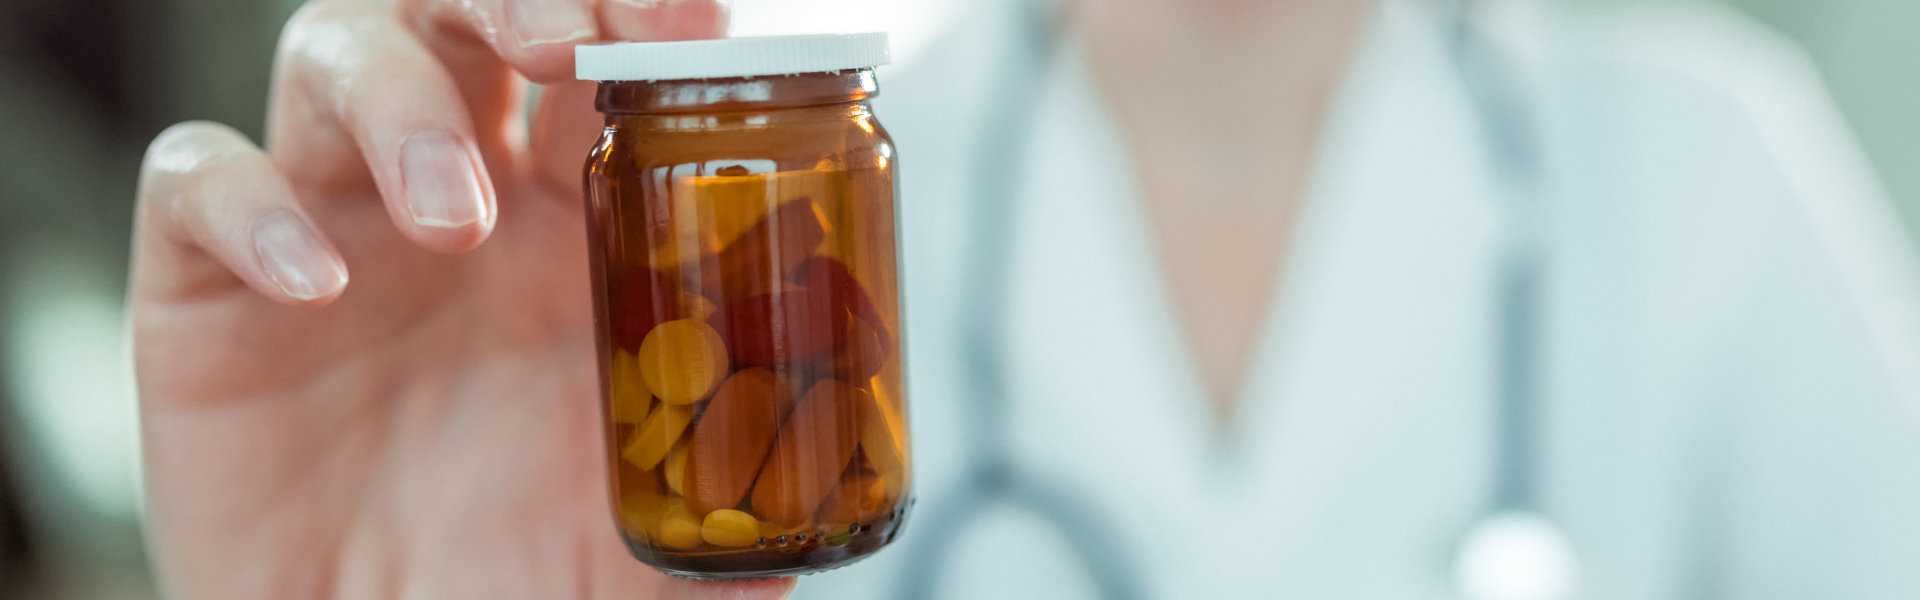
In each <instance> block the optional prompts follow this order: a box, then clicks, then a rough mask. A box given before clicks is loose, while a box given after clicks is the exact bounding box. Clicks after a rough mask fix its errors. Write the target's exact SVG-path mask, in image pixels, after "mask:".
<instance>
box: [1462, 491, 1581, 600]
mask: <svg viewBox="0 0 1920 600" xmlns="http://www.w3.org/2000/svg"><path fill="white" fill-rule="evenodd" d="M1579 571H1580V562H1579V557H1578V556H1577V555H1576V554H1575V552H1574V548H1573V543H1572V540H1570V539H1569V538H1568V537H1567V534H1566V530H1564V529H1561V528H1560V526H1558V525H1556V524H1554V522H1553V520H1552V519H1549V518H1547V517H1546V516H1545V515H1541V514H1538V513H1533V512H1527V511H1499V512H1495V513H1492V514H1488V515H1485V516H1482V517H1480V518H1479V519H1478V520H1476V521H1474V523H1473V524H1472V525H1471V526H1470V527H1468V528H1467V531H1466V534H1465V535H1463V536H1461V537H1460V546H1459V547H1458V548H1456V549H1455V552H1454V556H1453V582H1454V589H1455V590H1456V591H1457V592H1458V594H1459V597H1460V598H1462V600H1569V599H1571V598H1572V597H1573V590H1574V589H1575V584H1576V583H1577V581H1578V579H1579V576H1580V572H1579Z"/></svg>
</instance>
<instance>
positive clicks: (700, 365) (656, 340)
mask: <svg viewBox="0 0 1920 600" xmlns="http://www.w3.org/2000/svg"><path fill="white" fill-rule="evenodd" d="M639 362H640V379H641V381H642V382H644V383H645V384H646V386H647V389H648V390H651V391H652V392H653V395H654V397H656V398H659V399H660V400H661V401H662V402H666V403H668V404H692V403H694V402H698V401H700V400H701V399H703V398H706V397H707V395H709V394H712V393H713V390H714V388H716V387H719V386H720V381H721V380H722V379H725V378H726V376H727V367H728V361H727V344H726V342H725V341H723V340H721V339H720V332H717V331H714V330H713V328H712V327H709V326H707V324H706V323H705V322H704V321H699V320H696V319H680V320H677V321H667V322H665V323H661V324H660V325H658V326H656V327H654V328H653V331H649V332H647V337H646V338H645V339H643V340H641V341H640V355H639Z"/></svg>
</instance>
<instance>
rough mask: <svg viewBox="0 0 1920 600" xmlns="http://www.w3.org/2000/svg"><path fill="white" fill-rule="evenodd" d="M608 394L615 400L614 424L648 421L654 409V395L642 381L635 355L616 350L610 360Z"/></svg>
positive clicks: (608, 366)
mask: <svg viewBox="0 0 1920 600" xmlns="http://www.w3.org/2000/svg"><path fill="white" fill-rule="evenodd" d="M607 371H608V373H607V380H608V382H609V387H610V388H611V389H609V390H608V391H607V393H608V394H609V395H610V396H612V399H613V422H615V423H628V424H635V423H640V422H643V421H646V420H647V412H648V411H649V410H650V409H652V407H653V393H652V392H649V391H647V386H646V384H645V383H643V382H641V381H640V363H639V361H638V360H637V359H635V358H634V356H633V353H631V352H628V351H626V350H614V351H613V358H611V359H609V360H608V365H607Z"/></svg>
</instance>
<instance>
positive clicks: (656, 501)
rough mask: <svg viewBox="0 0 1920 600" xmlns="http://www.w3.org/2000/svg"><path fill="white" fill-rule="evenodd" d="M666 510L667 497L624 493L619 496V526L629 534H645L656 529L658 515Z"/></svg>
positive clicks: (652, 493)
mask: <svg viewBox="0 0 1920 600" xmlns="http://www.w3.org/2000/svg"><path fill="white" fill-rule="evenodd" d="M666 509H667V497H666V495H664V494H659V493H654V492H632V493H624V494H622V495H621V496H620V524H621V525H622V526H623V528H625V529H626V530H627V531H629V532H633V533H638V534H647V532H649V531H653V530H656V529H657V527H656V524H657V523H658V521H659V519H660V513H662V512H665V511H666ZM648 535H650V534H648Z"/></svg>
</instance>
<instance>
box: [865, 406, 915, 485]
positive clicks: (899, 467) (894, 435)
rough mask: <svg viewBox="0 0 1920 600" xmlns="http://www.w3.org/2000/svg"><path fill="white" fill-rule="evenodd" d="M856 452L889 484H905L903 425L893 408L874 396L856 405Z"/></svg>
mask: <svg viewBox="0 0 1920 600" xmlns="http://www.w3.org/2000/svg"><path fill="white" fill-rule="evenodd" d="M860 451H861V453H862V454H864V455H866V457H867V462H868V463H870V464H872V465H873V469H874V470H875V471H877V472H879V473H880V475H882V476H884V477H886V478H887V479H888V481H889V483H890V484H892V485H893V486H895V487H900V486H903V485H904V484H905V482H906V476H907V422H906V419H905V418H903V417H902V415H901V414H900V410H899V409H898V408H897V407H895V406H894V405H893V404H892V403H890V402H887V401H886V400H885V399H884V398H882V397H880V396H879V395H877V394H875V395H869V396H866V397H865V398H864V399H863V401H862V402H861V403H860Z"/></svg>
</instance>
